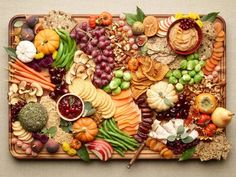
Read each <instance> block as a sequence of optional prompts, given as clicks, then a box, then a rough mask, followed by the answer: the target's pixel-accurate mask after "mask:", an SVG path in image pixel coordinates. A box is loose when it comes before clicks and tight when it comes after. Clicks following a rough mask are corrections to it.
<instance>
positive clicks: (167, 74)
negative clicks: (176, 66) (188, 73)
mask: <svg viewBox="0 0 236 177" xmlns="http://www.w3.org/2000/svg"><path fill="white" fill-rule="evenodd" d="M170 76H172V71H171V70H169V71H168V72H167V73H166V75H165V77H166V78H169V77H170Z"/></svg>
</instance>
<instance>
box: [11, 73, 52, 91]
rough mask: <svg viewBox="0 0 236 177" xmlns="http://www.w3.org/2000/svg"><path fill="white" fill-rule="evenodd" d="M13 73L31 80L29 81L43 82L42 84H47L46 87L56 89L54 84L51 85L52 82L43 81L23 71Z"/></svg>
mask: <svg viewBox="0 0 236 177" xmlns="http://www.w3.org/2000/svg"><path fill="white" fill-rule="evenodd" d="M10 71H11V72H12V73H16V74H17V75H20V76H23V77H26V78H29V79H32V80H35V81H37V82H41V83H42V84H45V85H48V86H50V87H53V88H54V87H55V85H54V84H52V83H50V82H46V81H45V80H42V79H40V78H38V77H36V76H34V75H32V74H29V73H26V72H23V71H17V70H15V71H14V70H10Z"/></svg>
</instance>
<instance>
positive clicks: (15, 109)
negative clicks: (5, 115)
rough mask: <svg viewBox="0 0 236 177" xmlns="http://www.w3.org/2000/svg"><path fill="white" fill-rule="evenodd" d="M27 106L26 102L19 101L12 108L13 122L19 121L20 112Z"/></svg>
mask: <svg viewBox="0 0 236 177" xmlns="http://www.w3.org/2000/svg"><path fill="white" fill-rule="evenodd" d="M25 105H26V102H23V101H19V102H17V103H16V104H15V105H12V106H11V120H12V122H14V121H16V120H17V116H18V114H19V112H20V110H21V109H22V108H23V107H24V106H25Z"/></svg>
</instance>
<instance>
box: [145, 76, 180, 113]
mask: <svg viewBox="0 0 236 177" xmlns="http://www.w3.org/2000/svg"><path fill="white" fill-rule="evenodd" d="M177 101H178V95H177V93H176V91H175V87H174V86H173V85H172V84H169V83H168V82H165V81H160V82H158V83H155V84H153V85H151V87H150V88H149V89H148V90H147V102H148V105H149V106H150V107H151V108H152V109H155V110H156V111H157V112H161V111H165V110H168V109H170V107H172V106H174V103H176V102H177Z"/></svg>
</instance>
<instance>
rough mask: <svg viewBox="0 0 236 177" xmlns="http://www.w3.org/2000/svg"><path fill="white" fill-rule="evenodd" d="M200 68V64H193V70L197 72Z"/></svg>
mask: <svg viewBox="0 0 236 177" xmlns="http://www.w3.org/2000/svg"><path fill="white" fill-rule="evenodd" d="M201 69H202V67H201V65H200V64H197V65H196V66H195V68H194V70H195V71H196V72H199V71H200V70H201Z"/></svg>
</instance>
